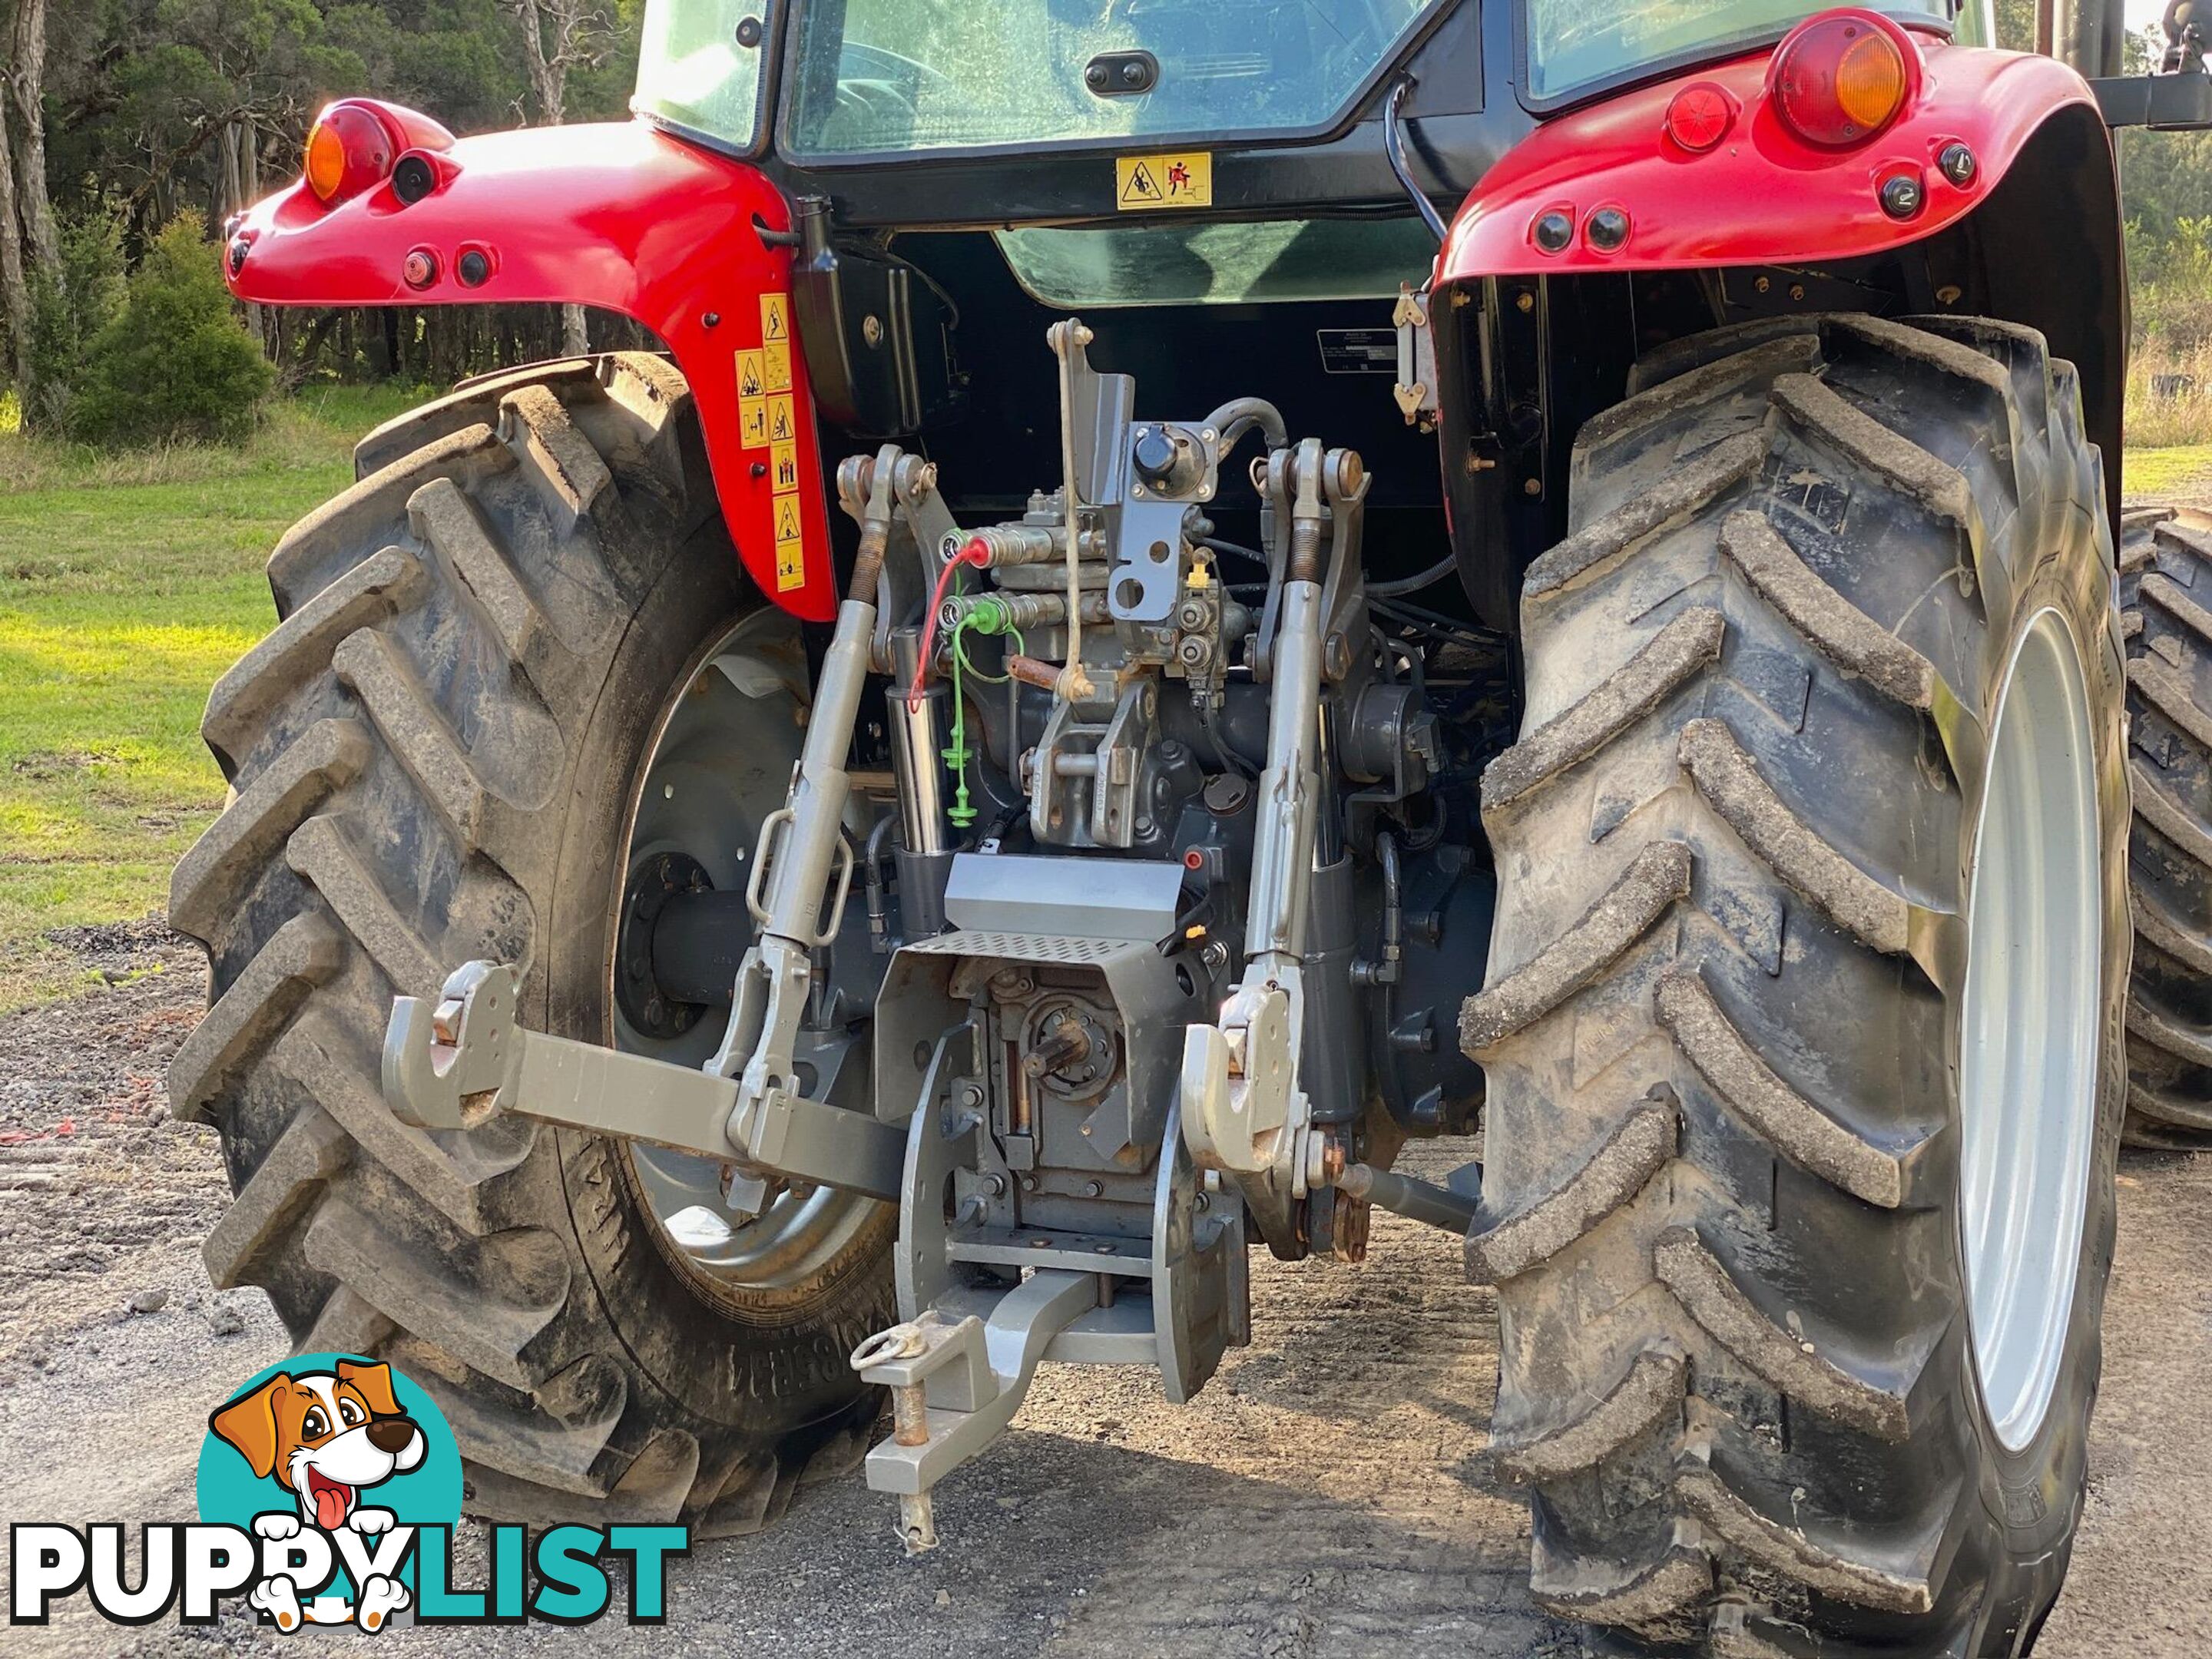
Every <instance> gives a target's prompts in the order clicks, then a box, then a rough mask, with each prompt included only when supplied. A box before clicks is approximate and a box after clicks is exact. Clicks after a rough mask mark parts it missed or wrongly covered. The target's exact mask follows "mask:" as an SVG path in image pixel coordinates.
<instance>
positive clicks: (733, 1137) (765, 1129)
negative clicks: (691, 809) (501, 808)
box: [384, 962, 906, 1200]
mask: <svg viewBox="0 0 2212 1659" xmlns="http://www.w3.org/2000/svg"><path fill="white" fill-rule="evenodd" d="M518 989H519V980H518V976H517V975H516V972H515V970H514V969H513V967H512V966H510V965H508V964H507V963H495V962H471V963H464V964H463V965H462V966H461V967H459V968H457V969H454V970H453V974H452V975H450V976H449V977H448V978H447V981H446V984H445V989H444V991H443V994H441V998H440V1000H438V1002H437V1003H436V1004H435V1005H433V1004H432V1003H430V1002H429V1001H428V1000H426V999H424V998H422V997H395V998H393V999H392V1023H391V1024H390V1026H389V1027H387V1028H386V1032H385V1037H384V1098H385V1102H386V1104H387V1105H389V1106H390V1107H391V1108H392V1112H393V1114H394V1115H396V1116H398V1118H399V1119H400V1120H401V1121H404V1122H407V1123H411V1124H413V1125H415V1126H416V1127H418V1128H424V1129H472V1128H475V1127H477V1126H478V1125H480V1124H483V1123H485V1122H487V1121H489V1120H490V1119H492V1118H494V1117H495V1116H498V1115H501V1114H502V1113H507V1114H511V1115H515V1116H520V1117H530V1118H536V1119H538V1121H541V1122H545V1123H556V1124H559V1125H560V1126H561V1127H563V1128H569V1129H588V1130H591V1131H592V1133H597V1134H608V1135H624V1136H628V1137H629V1138H630V1139H635V1140H644V1141H650V1142H652V1143H653V1144H654V1145H656V1146H668V1147H672V1148H674V1149H675V1150H676V1151H678V1152H691V1153H694V1154H696V1155H697V1156H699V1157H701V1158H716V1159H720V1160H722V1161H724V1162H734V1163H737V1164H741V1165H744V1166H745V1167H746V1168H748V1169H751V1170H768V1171H773V1172H774V1173H775V1174H778V1175H781V1176H785V1177H786V1178H787V1179H790V1180H795V1181H811V1182H818V1183H820V1184H821V1185H823V1186H825V1187H842V1188H847V1189H848V1190H849V1191H852V1192H857V1193H866V1194H867V1195H868V1196H869V1197H871V1198H881V1199H894V1200H895V1199H896V1198H897V1197H898V1195H899V1185H900V1178H901V1175H902V1170H903V1169H904V1166H905V1162H906V1132H905V1130H904V1129H903V1128H902V1127H901V1126H899V1125H897V1124H894V1123H885V1122H882V1121H879V1120H878V1119H876V1118H874V1117H871V1116H869V1115H866V1114H865V1113H861V1112H855V1111H847V1110H845V1109H842V1108H840V1107H836V1106H829V1105H825V1104H823V1103H822V1102H820V1101H814V1100H808V1099H806V1098H805V1097H803V1096H801V1095H799V1094H797V1093H796V1092H793V1091H789V1090H778V1091H775V1093H774V1094H773V1095H772V1096H770V1097H769V1098H768V1099H767V1100H766V1101H765V1102H756V1103H753V1105H754V1109H752V1110H750V1111H748V1112H747V1113H746V1114H745V1115H744V1121H738V1103H739V1094H740V1091H739V1085H738V1081H737V1080H736V1079H732V1078H726V1077H717V1076H715V1075H714V1073H711V1072H702V1071H695V1070H693V1069H692V1068H691V1067H690V1066H676V1065H671V1064H670V1063H669V1062H667V1061H665V1060H651V1059H648V1058H647V1057H646V1056H645V1055H643V1054H623V1053H622V1052H620V1051H619V1050H617V1049H613V1048H599V1047H598V1046H597V1045H596V1044H593V1043H589V1042H573V1041H571V1040H570V1039H568V1038H567V1037H556V1036H545V1035H544V1034H543V1033H542V1032H538V1031H528V1030H524V1029H523V1028H522V1027H521V1026H520V1024H517V1023H516V1020H515V1017H514V1015H515V1002H516V996H517V992H518Z"/></svg>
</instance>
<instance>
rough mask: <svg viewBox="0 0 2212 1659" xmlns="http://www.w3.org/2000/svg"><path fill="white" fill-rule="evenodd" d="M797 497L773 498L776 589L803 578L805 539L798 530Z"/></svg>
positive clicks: (783, 589)
mask: <svg viewBox="0 0 2212 1659" xmlns="http://www.w3.org/2000/svg"><path fill="white" fill-rule="evenodd" d="M799 525H800V513H799V497H798V496H796V495H778V496H777V497H776V498H775V591H776V592H779V593H782V592H788V591H789V590H790V589H792V588H794V587H797V586H800V585H801V584H803V583H804V582H805V580H806V543H805V537H804V536H803V534H802V533H801V532H800V528H799Z"/></svg>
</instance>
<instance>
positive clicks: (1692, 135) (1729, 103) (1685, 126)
mask: <svg viewBox="0 0 2212 1659" xmlns="http://www.w3.org/2000/svg"><path fill="white" fill-rule="evenodd" d="M1734 121H1735V100H1734V99H1733V98H1730V97H1729V95H1728V94H1727V93H1726V92H1725V91H1724V90H1723V89H1722V88H1719V87H1717V86H1715V85H1714V84H1713V83H1712V82H1710V81H1693V82H1691V83H1690V84H1689V85H1688V86H1686V87H1684V88H1682V89H1681V91H1680V92H1678V93H1676V94H1674V98H1673V100H1671V101H1670V102H1669V103H1668V106H1667V136H1668V137H1669V138H1672V139H1673V140H1674V142H1675V143H1678V144H1680V146H1681V147H1682V148H1683V149H1686V150H1690V151H1692V152H1700V151H1704V150H1709V149H1711V148H1712V147H1713V146H1714V145H1715V144H1717V143H1720V141H1721V140H1722V139H1723V138H1724V137H1727V136H1728V130H1729V125H1730V124H1732V123H1733V122H1734Z"/></svg>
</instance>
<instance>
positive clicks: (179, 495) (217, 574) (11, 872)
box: [0, 388, 414, 1008]
mask: <svg viewBox="0 0 2212 1659" xmlns="http://www.w3.org/2000/svg"><path fill="white" fill-rule="evenodd" d="M412 401H414V395H413V394H409V393H404V392H397V391H392V392H386V391H383V390H378V391H374V392H371V391H363V390H358V389H354V388H332V389H330V390H326V391H322V392H310V393H307V394H303V395H301V396H300V397H298V398H293V399H290V400H289V401H287V402H285V403H282V404H278V405H277V406H276V408H275V409H274V410H273V411H272V413H271V415H270V419H269V421H268V422H267V423H266V424H265V425H264V428H263V429H262V431H261V432H260V433H259V434H258V435H256V437H255V438H254V440H253V441H252V442H251V443H250V444H248V445H246V447H243V448H241V449H236V450H227V449H205V448H195V447H176V448H169V449H164V450H156V451H148V452H142V453H131V454H125V455H119V456H102V455H100V454H97V453H93V452H90V451H86V450H80V449H76V448H72V447H66V446H61V445H54V444H46V443H40V442H39V441H35V440H26V439H24V438H22V437H21V436H19V435H15V434H13V433H0V1008H8V1007H13V1006H20V1005H21V1004H23V1003H25V1002H28V1001H33V1000H41V999H43V998H45V997H47V996H51V995H53V994H57V993H58V992H61V991H64V990H66V989H68V988H70V984H71V979H72V974H71V969H70V958H69V955H68V953H67V952H66V951H64V950H63V949H62V948H60V947H59V946H58V945H57V944H56V943H55V942H54V941H52V939H48V938H46V934H47V933H50V932H51V931H52V930H54V929H58V928H65V927H82V926H87V925H91V924H96V923H101V922H112V921H125V920H131V919H135V918H137V917H140V916H143V915H148V914H149V913H153V912H158V911H159V910H160V909H161V907H162V905H163V903H164V902H165V901H166V898H167V891H168V880H169V867H170V866H171V865H172V864H173V863H174V862H175V861H176V859H177V856H178V854H180V853H182V852H183V851H184V849H185V848H187V847H189V846H190V845H191V842H192V841H193V839H194V838H195V837H196V836H197V835H198V834H199V832H200V831H201V830H202V829H204V828H206V826H207V823H208V821H209V820H210V818H211V817H213V816H214V815H215V813H216V811H218V810H220V808H221V807H222V799H223V781H222V774H221V773H220V772H218V771H217V770H216V766H215V763H214V762H213V761H212V760H210V758H209V757H208V753H207V750H205V748H204V747H203V746H202V744H201V743H200V740H199V717H200V710H201V708H202V707H203V706H204V703H205V702H206V700H207V693H208V688H209V687H210V685H212V684H214V683H215V681H216V678H217V677H218V676H220V675H221V674H222V671H224V670H225V669H226V668H228V666H229V665H230V664H231V663H232V662H233V661H234V659H237V658H238V657H239V656H240V654H241V653H244V652H245V651H246V649H247V648H248V647H250V646H252V644H253V642H254V641H256V640H258V639H259V638H260V637H261V635H263V634H264V633H265V632H266V631H267V630H268V629H269V627H270V624H271V623H274V621H275V620H276V617H275V613H274V611H272V610H271V609H270V601H269V589H268V585H267V583H266V582H265V580H264V579H263V576H262V574H261V573H262V566H263V563H264V561H266V559H267V558H268V556H269V550H270V548H271V547H272V546H273V545H275V544H276V538H278V537H279V536H281V535H282V534H283V532H284V531H285V529H286V527H287V526H289V525H290V524H291V523H292V522H293V520H295V519H297V518H299V517H300V516H301V514H302V513H306V512H307V510H308V509H309V508H311V507H314V506H315V505H316V504H317V503H319V502H320V501H324V500H325V499H326V498H327V497H329V496H330V495H333V494H335V493H337V491H338V490H340V489H343V488H344V487H345V486H346V485H347V484H348V483H350V482H351V480H352V476H353V469H352V464H351V460H350V452H351V449H352V446H353V443H354V441H355V440H356V438H357V437H359V436H360V435H362V433H364V432H366V431H368V428H371V427H373V426H374V425H375V424H376V423H377V422H380V421H381V420H384V419H386V418H387V417H388V416H392V415H393V414H396V413H398V411H399V410H402V409H404V408H405V407H406V406H407V405H408V404H410V402H412Z"/></svg>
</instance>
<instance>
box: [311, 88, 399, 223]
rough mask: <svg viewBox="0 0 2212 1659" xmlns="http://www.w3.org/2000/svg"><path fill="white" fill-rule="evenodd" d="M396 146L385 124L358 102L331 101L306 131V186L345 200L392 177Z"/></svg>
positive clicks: (322, 197)
mask: <svg viewBox="0 0 2212 1659" xmlns="http://www.w3.org/2000/svg"><path fill="white" fill-rule="evenodd" d="M396 154H397V147H396V146H395V145H394V144H393V143H392V135H391V134H390V133H389V132H387V131H385V127H384V123H383V122H381V121H380V120H378V119H377V118H376V117H375V116H374V115H372V114H370V113H369V112H368V111H367V110H365V109H363V108H362V107H361V106H359V105H358V104H332V105H331V106H330V107H329V108H328V109H326V110H325V111H324V112H322V113H321V114H320V115H319V116H318V117H317V118H315V125H314V126H313V129H312V130H311V131H309V132H308V134H307V188H308V189H309V190H312V191H314V192H315V197H316V199H317V200H318V201H320V202H324V203H326V204H327V203H331V202H342V201H343V200H345V199H346V198H347V197H352V196H358V195H360V194H361V193H362V191H365V190H368V189H369V188H371V187H372V186H374V185H380V184H382V183H383V182H384V180H385V179H386V178H387V177H389V176H390V174H391V172H392V160H393V157H394V155H396Z"/></svg>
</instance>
